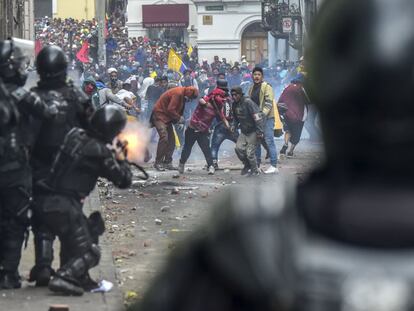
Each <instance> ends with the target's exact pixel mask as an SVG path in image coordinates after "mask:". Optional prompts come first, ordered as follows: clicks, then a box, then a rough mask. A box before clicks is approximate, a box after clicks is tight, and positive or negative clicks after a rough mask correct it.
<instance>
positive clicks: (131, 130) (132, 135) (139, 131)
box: [118, 118, 149, 162]
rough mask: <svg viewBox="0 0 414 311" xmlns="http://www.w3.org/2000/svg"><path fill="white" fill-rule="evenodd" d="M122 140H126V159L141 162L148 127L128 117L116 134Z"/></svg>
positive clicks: (145, 146) (146, 142) (147, 136)
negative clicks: (122, 127) (123, 126)
mask: <svg viewBox="0 0 414 311" xmlns="http://www.w3.org/2000/svg"><path fill="white" fill-rule="evenodd" d="M118 139H119V140H120V141H122V142H124V141H127V142H128V144H127V146H126V147H127V151H128V160H129V161H131V162H142V161H143V160H144V157H145V150H146V149H147V145H148V141H149V129H148V128H147V127H146V126H144V125H143V124H141V123H140V122H138V121H137V120H136V119H134V120H132V119H129V118H128V122H127V125H126V126H125V128H124V130H123V131H122V132H121V133H120V134H119V135H118Z"/></svg>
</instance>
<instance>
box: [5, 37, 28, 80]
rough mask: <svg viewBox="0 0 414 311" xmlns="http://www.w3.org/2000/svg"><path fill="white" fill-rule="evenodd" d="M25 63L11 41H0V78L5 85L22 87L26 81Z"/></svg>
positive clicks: (17, 48)
mask: <svg viewBox="0 0 414 311" xmlns="http://www.w3.org/2000/svg"><path fill="white" fill-rule="evenodd" d="M27 61H28V59H27V58H26V57H25V56H24V54H23V52H22V50H21V49H20V48H19V47H17V46H15V44H14V42H13V40H4V41H0V77H1V78H3V80H4V82H5V83H11V84H15V85H18V86H23V85H24V84H25V83H26V80H27V72H26V66H27V63H28V62H27Z"/></svg>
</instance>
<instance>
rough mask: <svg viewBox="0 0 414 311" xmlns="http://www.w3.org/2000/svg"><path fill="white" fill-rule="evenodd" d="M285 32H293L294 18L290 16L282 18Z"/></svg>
mask: <svg viewBox="0 0 414 311" xmlns="http://www.w3.org/2000/svg"><path fill="white" fill-rule="evenodd" d="M282 25H283V33H291V32H293V20H292V18H290V17H284V18H283V19H282Z"/></svg>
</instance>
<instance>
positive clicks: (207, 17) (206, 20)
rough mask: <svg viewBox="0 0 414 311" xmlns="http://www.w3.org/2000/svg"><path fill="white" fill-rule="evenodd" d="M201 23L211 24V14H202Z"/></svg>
mask: <svg viewBox="0 0 414 311" xmlns="http://www.w3.org/2000/svg"><path fill="white" fill-rule="evenodd" d="M203 25H213V15H203Z"/></svg>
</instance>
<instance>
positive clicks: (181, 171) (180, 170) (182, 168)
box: [178, 163, 185, 174]
mask: <svg viewBox="0 0 414 311" xmlns="http://www.w3.org/2000/svg"><path fill="white" fill-rule="evenodd" d="M184 166H185V164H184V163H179V164H178V173H180V174H184Z"/></svg>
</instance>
